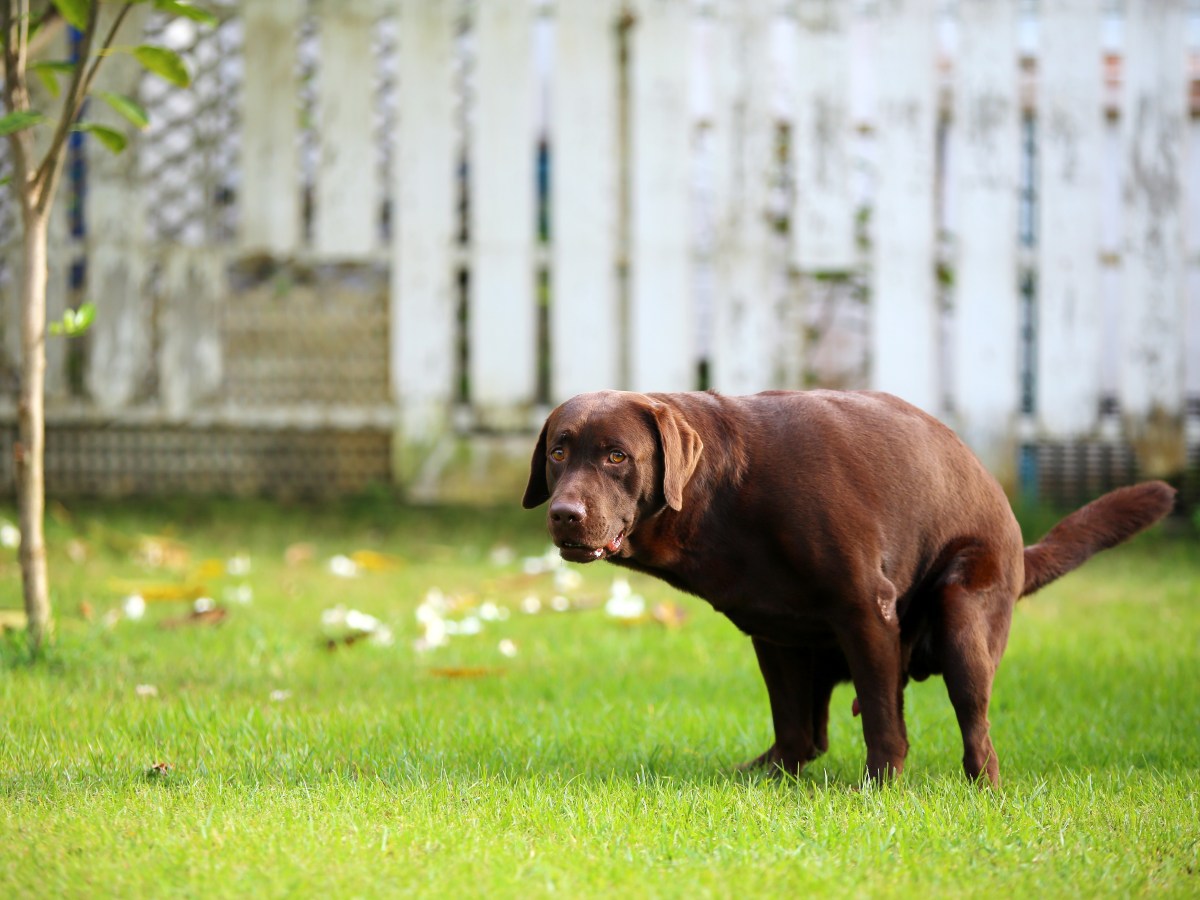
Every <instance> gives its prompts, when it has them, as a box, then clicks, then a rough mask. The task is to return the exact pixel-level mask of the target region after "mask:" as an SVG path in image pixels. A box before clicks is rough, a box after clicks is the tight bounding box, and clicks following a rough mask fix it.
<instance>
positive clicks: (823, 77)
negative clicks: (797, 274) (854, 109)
mask: <svg viewBox="0 0 1200 900" xmlns="http://www.w3.org/2000/svg"><path fill="white" fill-rule="evenodd" d="M797 13H798V22H799V29H798V41H797V47H796V54H795V62H796V65H797V66H798V67H799V70H800V71H799V73H798V75H797V77H796V78H795V82H796V85H797V88H798V90H797V94H796V98H795V128H794V130H793V133H792V143H793V145H794V146H795V164H796V190H795V192H794V195H793V207H792V237H793V241H794V251H793V254H794V255H793V258H794V260H795V263H796V265H797V266H798V267H799V268H800V269H801V270H803V271H807V272H845V271H848V270H850V269H851V268H853V267H854V264H855V261H856V259H857V253H856V250H855V245H854V216H855V208H854V207H855V202H854V194H853V191H852V190H851V183H850V139H851V128H852V125H853V123H852V122H851V116H850V34H849V24H850V23H849V19H850V14H851V9H850V5H849V4H847V3H845V2H843V0H800V3H799V6H798V8H797Z"/></svg>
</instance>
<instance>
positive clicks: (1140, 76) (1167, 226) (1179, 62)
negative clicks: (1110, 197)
mask: <svg viewBox="0 0 1200 900" xmlns="http://www.w3.org/2000/svg"><path fill="white" fill-rule="evenodd" d="M1126 15H1127V18H1126V47H1127V48H1128V49H1127V52H1126V55H1125V87H1124V96H1123V98H1122V100H1123V110H1122V165H1123V173H1122V174H1123V177H1124V192H1123V197H1124V211H1125V248H1124V251H1125V252H1124V270H1125V288H1124V294H1125V296H1124V298H1123V302H1122V304H1121V309H1122V323H1121V336H1122V347H1121V376H1120V382H1119V392H1120V399H1121V409H1122V411H1123V413H1124V414H1125V416H1126V418H1127V420H1128V425H1129V427H1130V428H1131V430H1132V432H1133V434H1134V438H1135V441H1134V443H1135V447H1136V448H1137V450H1138V462H1139V464H1140V466H1141V468H1142V470H1143V471H1145V472H1146V473H1148V474H1154V475H1165V474H1170V473H1174V472H1178V471H1180V470H1182V468H1183V465H1184V440H1183V409H1184V391H1183V372H1184V358H1183V348H1184V339H1185V332H1184V329H1183V328H1181V327H1180V323H1182V322H1183V321H1184V315H1185V311H1186V304H1185V286H1186V282H1187V263H1186V254H1185V245H1184V214H1185V211H1186V209H1185V197H1186V189H1185V183H1186V178H1187V175H1188V173H1187V171H1186V156H1185V154H1186V149H1187V148H1186V146H1185V143H1184V141H1185V139H1186V131H1185V129H1186V127H1187V121H1188V107H1187V101H1188V97H1187V86H1188V79H1187V53H1186V43H1185V41H1186V31H1187V29H1186V21H1185V17H1184V2H1183V0H1145V2H1142V3H1137V4H1130V5H1129V7H1128V8H1127V10H1126Z"/></svg>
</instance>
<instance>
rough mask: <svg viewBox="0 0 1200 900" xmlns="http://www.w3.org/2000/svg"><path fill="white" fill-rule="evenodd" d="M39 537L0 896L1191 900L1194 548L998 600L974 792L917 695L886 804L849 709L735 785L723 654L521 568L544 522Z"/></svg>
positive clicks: (749, 670)
mask: <svg viewBox="0 0 1200 900" xmlns="http://www.w3.org/2000/svg"><path fill="white" fill-rule="evenodd" d="M0 518H7V519H9V520H10V521H11V520H12V519H13V518H14V516H13V514H12V511H11V510H0ZM49 539H50V545H51V567H52V568H51V572H52V580H53V585H54V595H55V603H56V609H57V614H58V626H57V634H56V639H55V644H54V646H53V648H52V650H51V652H50V653H49V654H48V656H47V658H46V659H44V660H42V661H41V662H39V663H37V664H36V665H30V664H29V663H28V661H27V659H26V657H25V653H24V650H23V644H22V643H21V641H20V640H19V639H18V638H17V637H15V636H14V635H11V634H10V635H9V636H8V637H7V638H5V640H4V641H3V642H2V648H0V711H2V714H3V726H2V731H0V736H2V738H3V739H2V741H0V884H2V885H4V894H5V896H13V897H32V896H38V897H45V896H64V897H94V896H122V897H136V896H162V895H171V896H192V895H195V896H205V897H211V896H230V895H246V896H251V895H253V896H260V895H261V896H281V895H290V896H295V895H300V896H308V895H317V894H322V893H324V894H328V895H330V896H337V897H342V896H380V895H405V894H409V895H419V896H447V897H471V896H489V897H496V896H498V897H517V896H520V897H525V896H542V895H550V894H559V895H563V896H568V897H587V896H614V895H641V896H681V897H682V896H687V897H692V896H706V895H715V896H735V895H736V896H754V895H764V896H766V895H781V894H783V893H785V892H786V893H794V892H798V891H815V892H819V893H820V894H822V895H835V896H847V895H855V896H857V895H863V894H871V895H883V896H891V895H895V896H913V895H920V894H932V895H935V896H945V895H966V896H992V895H996V894H998V893H1007V894H1009V895H1012V896H1025V895H1042V894H1050V895H1065V896H1088V895H1096V894H1118V895H1129V894H1141V893H1150V892H1153V893H1160V892H1161V893H1164V894H1168V895H1177V896H1197V895H1198V894H1200V871H1198V866H1200V845H1198V843H1197V841H1198V839H1200V810H1198V809H1197V802H1198V801H1197V794H1198V789H1200V654H1198V653H1197V648H1198V645H1200V641H1198V638H1200V552H1198V550H1197V542H1196V539H1195V537H1194V536H1187V535H1179V536H1175V537H1172V538H1165V537H1163V536H1162V535H1161V534H1151V535H1149V536H1147V537H1146V538H1143V539H1141V540H1139V541H1137V542H1135V543H1134V544H1132V545H1130V546H1127V547H1123V548H1120V549H1117V550H1115V551H1111V552H1109V553H1108V554H1105V555H1103V556H1101V557H1099V558H1097V559H1095V560H1093V561H1092V562H1091V563H1089V564H1088V566H1086V567H1085V568H1084V569H1082V570H1081V571H1079V572H1077V573H1075V574H1074V575H1072V576H1069V577H1068V578H1066V579H1064V580H1063V581H1061V582H1058V583H1056V584H1055V585H1053V586H1051V587H1050V588H1048V589H1046V590H1045V591H1044V592H1042V593H1041V594H1039V595H1037V596H1036V597H1033V598H1031V599H1028V600H1026V601H1023V602H1022V604H1021V605H1020V607H1019V608H1018V611H1017V614H1016V617H1015V622H1014V626H1013V632H1012V637H1011V640H1010V645H1009V651H1008V654H1007V656H1006V658H1005V662H1004V665H1003V666H1002V668H1001V672H1000V675H999V677H998V679H997V684H996V693H995V699H994V701H993V705H992V714H991V719H992V723H993V737H994V740H995V743H996V746H997V749H998V751H999V753H1000V757H1001V773H1002V775H1003V777H1004V779H1005V783H1004V787H1003V789H1001V790H999V791H991V790H985V789H979V788H976V787H973V786H971V785H968V784H967V783H966V782H965V779H964V778H963V776H962V774H961V770H960V767H959V757H960V754H961V746H960V744H959V737H958V730H957V726H956V723H955V720H954V715H953V712H952V710H951V708H950V705H949V702H948V701H947V699H946V696H945V692H944V689H943V686H942V683H941V681H940V680H938V679H933V680H931V681H929V682H926V683H923V684H915V685H911V686H910V687H909V689H908V693H907V711H908V722H909V735H910V738H911V739H912V744H913V747H912V751H911V753H910V755H909V758H908V764H907V769H906V771H905V773H904V775H903V777H902V778H901V779H900V780H899V782H898V783H896V784H893V785H890V786H887V787H885V788H882V789H879V788H871V789H866V790H863V789H860V781H859V774H860V769H861V766H862V764H863V760H864V750H863V744H862V734H861V731H860V728H859V723H858V720H856V719H852V718H851V715H850V706H851V700H852V697H853V692H852V690H851V689H850V688H849V687H848V686H843V687H841V688H839V689H838V691H837V692H836V693H835V695H834V701H833V715H832V721H831V725H830V737H831V748H830V752H829V753H828V754H827V755H826V756H825V757H824V758H822V759H821V760H819V761H818V762H817V763H815V764H813V765H812V766H811V767H810V769H809V770H808V771H806V773H805V774H804V775H803V776H802V777H801V778H799V779H782V778H768V777H764V776H762V775H760V774H743V773H739V772H736V771H735V770H734V767H735V765H736V764H737V763H739V762H741V761H743V760H745V759H748V758H750V757H752V756H754V755H756V754H757V753H759V752H760V751H762V750H763V749H764V748H765V747H766V745H767V744H768V743H769V741H770V737H771V734H770V718H769V714H768V708H767V701H766V696H765V691H764V689H763V687H762V684H761V682H760V679H759V675H758V673H757V669H756V666H755V663H754V654H753V652H752V650H751V648H750V645H749V642H748V640H747V639H746V638H744V637H742V636H741V635H739V634H738V633H737V632H736V631H735V630H734V628H733V627H732V626H731V625H729V624H728V623H727V622H726V621H725V620H724V619H722V618H721V617H720V616H718V615H716V614H715V613H713V612H712V611H711V610H710V609H709V608H708V607H707V606H706V605H704V604H703V603H701V602H700V601H698V600H695V599H694V598H687V597H683V596H681V595H679V594H676V593H675V592H673V591H671V590H670V589H669V588H667V587H665V586H662V585H659V584H657V583H656V582H652V581H649V580H642V579H636V578H635V579H631V581H630V590H631V591H632V593H634V594H635V595H640V596H642V597H644V599H645V606H644V611H643V612H642V613H641V614H638V612H637V605H636V598H624V599H623V598H622V597H621V596H617V597H616V598H615V599H616V601H619V602H609V601H610V598H612V597H613V594H614V577H616V576H619V575H620V574H621V573H620V572H619V570H617V569H616V568H614V567H611V566H607V565H605V564H600V563H598V564H595V565H593V566H588V567H572V568H571V569H569V570H568V571H570V572H573V573H577V576H576V575H563V574H560V573H559V572H560V571H561V570H559V572H556V571H555V570H551V571H548V572H536V571H533V572H527V571H526V569H527V568H528V569H537V568H539V567H544V563H541V562H539V561H538V558H539V557H541V556H542V555H543V554H544V553H545V549H546V538H545V533H544V527H543V524H542V514H541V513H540V512H529V513H526V512H522V511H520V510H497V511H482V512H480V511H469V510H461V509H460V510H422V509H406V508H402V507H398V506H395V505H392V504H390V503H387V502H386V501H385V500H383V499H381V498H375V499H373V500H371V501H367V502H361V503H357V504H345V505H340V506H337V507H336V508H309V507H302V506H294V507H275V506H271V505H268V504H265V503H244V502H238V503H234V502H221V501H204V502H194V503H186V502H182V501H179V502H173V503H171V504H169V505H155V506H150V505H141V506H130V505H115V506H114V505H112V504H99V503H94V504H87V505H74V506H72V507H71V508H69V509H67V508H64V507H61V506H56V507H54V509H53V510H52V516H51V522H50V524H49ZM0 574H2V575H3V577H2V578H0V608H15V607H18V606H19V603H20V600H19V577H18V569H17V565H16V560H15V551H14V550H12V549H11V548H9V549H2V550H0ZM435 589H436V591H435V592H434V593H431V591H434V590H435ZM617 593H618V595H619V594H620V588H619V587H618V589H617ZM134 594H137V595H139V596H141V597H143V599H144V601H145V602H144V604H139V603H138V602H137V601H136V600H130V599H129V598H130V597H131V596H132V595H134ZM196 597H203V598H205V600H202V601H201V605H200V607H199V608H200V609H202V610H204V609H207V608H208V605H209V604H208V602H206V601H207V600H211V603H212V605H213V609H212V610H210V611H208V612H206V613H204V614H202V615H199V616H195V617H191V616H190V614H191V613H192V611H193V610H194V609H195V606H194V602H193V601H194V600H195V598H196ZM439 598H440V599H439ZM556 598H557V599H556ZM339 605H340V606H342V607H343V608H344V609H343V610H342V611H341V612H333V613H330V612H329V611H330V610H335V609H336V607H338V606H339ZM606 605H607V606H608V609H606ZM142 606H144V610H142V608H141V607H142ZM535 607H536V611H533V610H534V609H535ZM563 607H565V609H564V608H563ZM347 610H355V611H359V612H361V613H365V614H368V615H370V616H373V617H374V618H375V620H376V622H377V624H376V627H375V631H374V633H373V636H370V637H362V639H355V635H356V634H359V633H360V632H354V631H352V630H351V626H354V625H356V624H361V625H364V626H365V625H371V624H373V623H372V621H371V620H365V619H361V617H356V616H355V615H354V614H348V613H347ZM139 612H140V613H141V615H140V617H139V615H138V614H139ZM614 612H616V613H621V614H622V615H621V616H618V615H613V614H612V613H614ZM222 613H223V614H224V615H223V617H222ZM218 619H219V621H216V620H218ZM455 632H457V633H455Z"/></svg>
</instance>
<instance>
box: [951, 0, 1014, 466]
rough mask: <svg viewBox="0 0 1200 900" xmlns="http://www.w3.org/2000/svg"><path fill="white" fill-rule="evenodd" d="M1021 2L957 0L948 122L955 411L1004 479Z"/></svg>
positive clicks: (1010, 402) (1009, 415) (1008, 451)
mask: <svg viewBox="0 0 1200 900" xmlns="http://www.w3.org/2000/svg"><path fill="white" fill-rule="evenodd" d="M1017 2H1018V0H962V2H961V3H960V4H959V15H960V23H961V24H960V30H959V52H958V55H957V64H956V80H957V87H956V91H955V107H954V130H955V135H956V138H957V140H956V142H955V149H956V151H957V152H956V154H955V161H956V163H957V165H956V170H957V171H956V172H955V176H956V177H955V180H956V191H957V201H958V205H957V220H958V222H957V232H958V243H957V250H958V258H957V261H956V267H955V280H954V281H955V297H954V315H955V323H954V324H955V331H956V333H955V335H954V340H953V343H952V352H953V354H954V378H953V386H952V388H953V392H954V410H955V414H956V420H957V421H956V425H957V427H958V429H959V432H960V434H962V435H963V437H964V439H965V440H966V441H967V443H969V444H970V445H971V446H972V447H973V448H974V449H975V451H976V452H977V453H979V454H980V456H981V457H982V459H983V461H984V462H985V463H986V464H987V465H988V467H989V468H990V469H991V470H992V472H993V473H995V474H998V475H1001V476H1004V477H1003V479H1002V480H1011V476H1012V474H1013V472H1012V469H1013V465H1014V463H1015V457H1014V454H1013V445H1012V439H1013V436H1014V426H1015V424H1016V412H1017V409H1018V407H1019V404H1020V391H1019V388H1020V384H1019V382H1020V372H1019V370H1018V358H1019V348H1018V342H1017V339H1018V336H1019V330H1020V322H1019V292H1020V289H1019V282H1018V269H1017V232H1018V228H1017V201H1018V188H1019V185H1020V144H1021V134H1020V102H1019V97H1018V94H1017V21H1016V16H1017Z"/></svg>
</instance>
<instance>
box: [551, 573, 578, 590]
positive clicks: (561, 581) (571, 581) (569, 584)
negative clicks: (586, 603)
mask: <svg viewBox="0 0 1200 900" xmlns="http://www.w3.org/2000/svg"><path fill="white" fill-rule="evenodd" d="M582 584H583V576H582V575H580V574H579V573H578V572H577V571H575V570H574V569H559V570H558V571H557V572H555V573H554V589H555V590H556V591H562V592H564V593H566V592H567V591H573V590H576V589H577V588H579V587H580V586H581V585H582Z"/></svg>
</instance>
